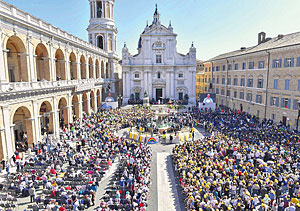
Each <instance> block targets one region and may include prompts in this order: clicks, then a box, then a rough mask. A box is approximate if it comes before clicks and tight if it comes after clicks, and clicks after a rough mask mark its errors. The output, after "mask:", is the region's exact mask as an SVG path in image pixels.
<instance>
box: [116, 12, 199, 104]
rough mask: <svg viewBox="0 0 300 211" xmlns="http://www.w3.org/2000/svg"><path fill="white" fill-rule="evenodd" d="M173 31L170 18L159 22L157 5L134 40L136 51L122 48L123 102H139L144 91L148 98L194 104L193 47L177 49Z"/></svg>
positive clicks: (194, 74) (194, 67) (194, 65)
mask: <svg viewBox="0 0 300 211" xmlns="http://www.w3.org/2000/svg"><path fill="white" fill-rule="evenodd" d="M176 38H177V34H175V33H174V32H173V27H172V25H171V22H170V24H169V26H168V27H166V26H164V25H162V24H161V21H160V14H159V12H158V9H157V6H156V9H155V12H154V16H153V22H152V24H151V25H148V23H147V25H146V27H145V29H144V31H143V33H142V34H141V36H140V39H139V41H138V53H137V54H136V55H131V54H130V53H129V50H128V48H127V46H126V44H124V47H123V49H122V74H123V75H122V78H123V104H128V103H130V102H140V100H142V99H143V97H144V93H145V92H146V93H147V94H148V96H149V98H150V101H152V102H167V101H169V100H185V101H188V102H189V103H192V104H195V101H196V100H195V84H196V83H195V80H196V48H195V47H194V45H193V44H192V45H191V47H190V49H189V52H188V53H187V54H186V55H184V54H181V53H178V52H177V48H176V44H177V40H176Z"/></svg>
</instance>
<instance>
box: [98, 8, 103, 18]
mask: <svg viewBox="0 0 300 211" xmlns="http://www.w3.org/2000/svg"><path fill="white" fill-rule="evenodd" d="M98 18H102V8H101V7H98Z"/></svg>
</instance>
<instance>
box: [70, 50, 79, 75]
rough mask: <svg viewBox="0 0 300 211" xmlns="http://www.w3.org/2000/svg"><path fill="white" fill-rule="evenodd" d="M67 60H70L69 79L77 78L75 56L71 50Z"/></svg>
mask: <svg viewBox="0 0 300 211" xmlns="http://www.w3.org/2000/svg"><path fill="white" fill-rule="evenodd" d="M69 60H70V73H71V80H77V79H78V75H77V63H76V56H75V54H74V53H73V52H72V53H71V54H70V58H69Z"/></svg>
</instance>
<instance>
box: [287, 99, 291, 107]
mask: <svg viewBox="0 0 300 211" xmlns="http://www.w3.org/2000/svg"><path fill="white" fill-rule="evenodd" d="M288 108H291V99H290V98H289V100H288Z"/></svg>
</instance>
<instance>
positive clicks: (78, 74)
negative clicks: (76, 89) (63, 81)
mask: <svg viewBox="0 0 300 211" xmlns="http://www.w3.org/2000/svg"><path fill="white" fill-rule="evenodd" d="M77 78H78V80H81V65H80V57H79V53H77Z"/></svg>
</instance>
